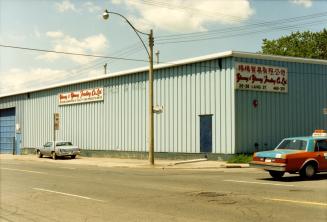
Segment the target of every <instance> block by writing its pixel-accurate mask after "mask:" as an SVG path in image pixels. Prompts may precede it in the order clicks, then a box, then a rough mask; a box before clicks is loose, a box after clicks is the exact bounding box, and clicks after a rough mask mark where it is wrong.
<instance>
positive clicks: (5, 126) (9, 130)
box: [0, 108, 15, 153]
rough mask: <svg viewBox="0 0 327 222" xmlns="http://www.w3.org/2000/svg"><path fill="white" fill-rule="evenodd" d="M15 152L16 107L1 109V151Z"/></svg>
mask: <svg viewBox="0 0 327 222" xmlns="http://www.w3.org/2000/svg"><path fill="white" fill-rule="evenodd" d="M14 152H15V108H10V109H1V110H0V153H14Z"/></svg>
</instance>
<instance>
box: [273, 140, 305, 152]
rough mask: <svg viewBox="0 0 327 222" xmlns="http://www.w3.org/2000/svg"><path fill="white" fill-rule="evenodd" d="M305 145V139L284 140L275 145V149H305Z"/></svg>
mask: <svg viewBox="0 0 327 222" xmlns="http://www.w3.org/2000/svg"><path fill="white" fill-rule="evenodd" d="M306 147H307V141H305V140H298V139H294V140H284V141H283V142H282V143H281V144H279V145H278V146H277V149H285V150H305V149H306Z"/></svg>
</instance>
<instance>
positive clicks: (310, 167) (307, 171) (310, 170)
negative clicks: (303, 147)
mask: <svg viewBox="0 0 327 222" xmlns="http://www.w3.org/2000/svg"><path fill="white" fill-rule="evenodd" d="M315 175H316V166H315V165H314V164H312V163H308V164H306V165H305V166H304V167H303V168H302V169H301V170H300V176H301V177H303V178H306V179H311V178H313V177H314V176H315Z"/></svg>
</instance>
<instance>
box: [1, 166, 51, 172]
mask: <svg viewBox="0 0 327 222" xmlns="http://www.w3.org/2000/svg"><path fill="white" fill-rule="evenodd" d="M1 169H2V170H12V171H18V172H25V173H37V174H47V173H44V172H39V171H33V170H21V169H13V168H6V167H1Z"/></svg>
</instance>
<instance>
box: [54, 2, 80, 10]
mask: <svg viewBox="0 0 327 222" xmlns="http://www.w3.org/2000/svg"><path fill="white" fill-rule="evenodd" d="M55 7H56V9H57V10H58V11H59V12H66V11H76V7H75V5H74V4H73V3H71V2H70V1H69V0H64V1H63V2H61V3H56V4H55Z"/></svg>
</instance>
